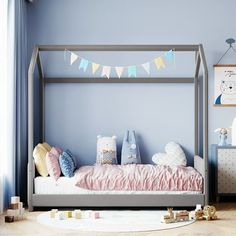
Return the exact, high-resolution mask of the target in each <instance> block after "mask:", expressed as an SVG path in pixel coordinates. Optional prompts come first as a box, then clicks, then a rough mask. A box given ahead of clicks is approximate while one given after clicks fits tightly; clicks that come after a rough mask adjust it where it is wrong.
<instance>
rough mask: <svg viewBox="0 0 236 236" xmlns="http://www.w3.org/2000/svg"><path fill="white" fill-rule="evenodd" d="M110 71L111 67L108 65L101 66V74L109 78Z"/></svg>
mask: <svg viewBox="0 0 236 236" xmlns="http://www.w3.org/2000/svg"><path fill="white" fill-rule="evenodd" d="M110 72H111V67H110V66H103V68H102V76H105V77H107V78H108V79H109V77H110Z"/></svg>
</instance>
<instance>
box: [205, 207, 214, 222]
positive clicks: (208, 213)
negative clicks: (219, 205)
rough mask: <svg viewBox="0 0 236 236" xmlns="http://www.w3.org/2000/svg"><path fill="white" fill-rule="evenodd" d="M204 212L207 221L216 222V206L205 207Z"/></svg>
mask: <svg viewBox="0 0 236 236" xmlns="http://www.w3.org/2000/svg"><path fill="white" fill-rule="evenodd" d="M203 212H204V216H203V217H204V218H205V219H206V220H216V219H217V216H216V208H215V207H214V206H209V205H207V206H204V208H203Z"/></svg>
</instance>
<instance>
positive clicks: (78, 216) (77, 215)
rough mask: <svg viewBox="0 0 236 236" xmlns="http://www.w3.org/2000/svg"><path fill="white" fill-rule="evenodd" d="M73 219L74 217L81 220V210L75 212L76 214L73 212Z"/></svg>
mask: <svg viewBox="0 0 236 236" xmlns="http://www.w3.org/2000/svg"><path fill="white" fill-rule="evenodd" d="M73 217H74V218H75V219H81V218H82V213H81V210H74V212H73Z"/></svg>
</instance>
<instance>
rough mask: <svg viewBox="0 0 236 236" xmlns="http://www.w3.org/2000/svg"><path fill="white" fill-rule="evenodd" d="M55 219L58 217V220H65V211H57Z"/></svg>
mask: <svg viewBox="0 0 236 236" xmlns="http://www.w3.org/2000/svg"><path fill="white" fill-rule="evenodd" d="M55 219H57V220H64V219H65V215H64V212H57V213H56V214H55Z"/></svg>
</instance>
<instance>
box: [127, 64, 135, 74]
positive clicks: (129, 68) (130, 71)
mask: <svg viewBox="0 0 236 236" xmlns="http://www.w3.org/2000/svg"><path fill="white" fill-rule="evenodd" d="M128 76H129V77H136V66H129V67H128Z"/></svg>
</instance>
